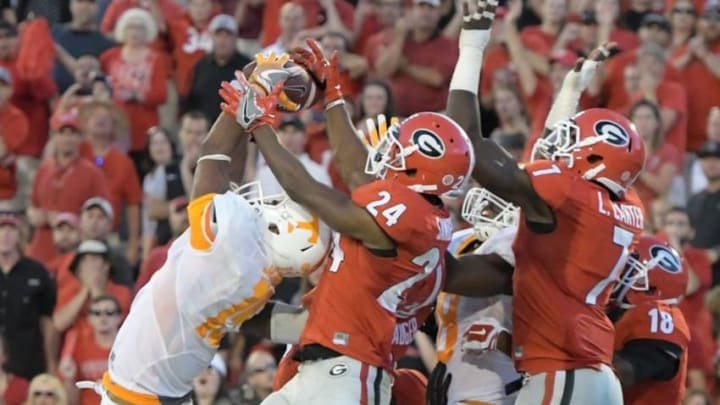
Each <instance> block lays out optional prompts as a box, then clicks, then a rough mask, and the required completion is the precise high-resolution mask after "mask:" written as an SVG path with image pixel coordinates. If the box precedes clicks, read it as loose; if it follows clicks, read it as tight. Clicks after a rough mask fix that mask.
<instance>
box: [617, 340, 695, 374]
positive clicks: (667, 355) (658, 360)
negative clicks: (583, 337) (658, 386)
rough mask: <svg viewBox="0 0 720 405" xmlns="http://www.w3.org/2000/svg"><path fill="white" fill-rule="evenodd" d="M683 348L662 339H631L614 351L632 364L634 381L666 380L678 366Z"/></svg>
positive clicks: (676, 370)
mask: <svg viewBox="0 0 720 405" xmlns="http://www.w3.org/2000/svg"><path fill="white" fill-rule="evenodd" d="M682 352H683V349H682V348H681V347H680V346H678V345H676V344H675V343H671V342H667V341H664V340H654V339H637V340H631V341H629V342H627V343H625V345H624V346H623V347H622V348H621V349H620V350H619V351H618V352H617V353H616V355H618V356H620V357H622V358H623V359H625V360H626V361H627V362H629V363H630V364H632V368H633V373H634V375H635V381H636V382H637V383H640V382H643V381H668V380H671V379H673V377H675V374H677V372H678V370H679V368H680V357H681V356H682Z"/></svg>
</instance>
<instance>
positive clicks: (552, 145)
mask: <svg viewBox="0 0 720 405" xmlns="http://www.w3.org/2000/svg"><path fill="white" fill-rule="evenodd" d="M538 159H551V160H558V161H561V162H565V163H566V165H567V167H568V168H570V169H573V170H576V171H577V172H578V173H579V174H580V175H582V176H583V178H584V179H586V180H592V181H596V182H598V183H600V184H602V185H603V186H605V187H607V188H608V189H609V190H610V191H612V192H613V194H615V195H617V196H622V195H623V194H624V193H625V191H626V190H627V189H628V187H630V186H631V185H632V184H633V182H634V181H635V179H636V178H637V176H638V175H639V174H640V171H641V170H642V168H643V166H644V165H645V145H644V144H643V141H642V139H641V138H640V136H639V135H638V133H637V131H636V130H635V125H633V124H632V123H631V122H630V121H629V120H628V119H627V118H625V117H624V116H622V115H621V114H618V113H616V112H615V111H612V110H608V109H605V108H592V109H589V110H585V111H582V112H580V113H578V114H576V115H575V116H574V117H573V118H571V119H569V120H567V121H563V122H560V123H559V124H557V125H556V126H555V128H553V129H552V131H551V132H550V134H548V135H547V136H546V137H544V138H540V139H538V140H537V142H535V145H533V150H532V160H538Z"/></svg>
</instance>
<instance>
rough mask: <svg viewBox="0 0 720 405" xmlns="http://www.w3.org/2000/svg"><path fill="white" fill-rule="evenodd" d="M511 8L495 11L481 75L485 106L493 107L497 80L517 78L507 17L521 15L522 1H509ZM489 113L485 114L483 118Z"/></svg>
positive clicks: (481, 95) (481, 97)
mask: <svg viewBox="0 0 720 405" xmlns="http://www.w3.org/2000/svg"><path fill="white" fill-rule="evenodd" d="M509 6H510V8H505V7H498V9H497V10H496V11H495V19H494V20H493V24H492V27H491V30H492V31H491V32H490V43H489V44H488V46H487V47H486V48H485V53H484V55H485V56H484V59H483V65H482V74H481V75H480V92H479V94H478V95H479V96H480V103H481V106H482V107H483V108H487V109H492V103H493V97H492V87H493V85H494V84H495V83H497V82H502V83H506V84H508V83H507V82H508V81H509V80H508V81H503V80H501V81H498V78H501V77H503V76H505V77H511V78H512V80H513V81H515V80H516V78H515V76H514V72H512V66H511V65H510V53H508V47H507V44H506V41H505V18H506V16H507V15H508V14H509V13H511V14H512V15H514V16H519V15H520V13H521V12H522V7H523V5H522V1H512V2H510V3H509ZM513 20H514V21H513V23H514V24H516V23H517V17H513ZM513 30H514V31H515V36H517V25H515V26H514V27H513ZM487 115H488V114H483V117H482V118H483V119H486V118H487Z"/></svg>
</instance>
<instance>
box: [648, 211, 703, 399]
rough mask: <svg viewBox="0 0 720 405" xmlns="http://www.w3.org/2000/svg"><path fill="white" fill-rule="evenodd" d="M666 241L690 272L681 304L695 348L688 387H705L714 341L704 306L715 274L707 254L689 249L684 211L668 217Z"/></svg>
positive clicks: (692, 348) (690, 354) (689, 233)
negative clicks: (679, 255) (677, 253)
mask: <svg viewBox="0 0 720 405" xmlns="http://www.w3.org/2000/svg"><path fill="white" fill-rule="evenodd" d="M663 222H664V223H663V225H664V226H663V231H662V235H660V236H661V237H664V238H666V239H667V240H668V242H669V243H670V246H672V247H673V248H674V249H675V250H677V251H678V252H679V253H680V254H681V256H682V258H683V259H684V264H683V265H684V266H685V269H686V270H687V272H688V285H687V291H686V292H685V299H683V301H682V302H680V310H681V311H682V313H683V315H684V316H685V319H686V321H687V324H688V327H689V328H690V336H691V341H692V342H693V344H692V345H690V346H689V347H688V374H687V378H688V385H689V386H691V387H704V386H705V373H706V372H708V373H710V372H711V371H712V362H711V361H710V359H712V356H713V354H714V353H713V341H712V317H711V316H710V312H709V311H708V308H707V306H706V305H705V294H706V293H707V292H708V290H709V289H710V287H711V286H712V272H711V270H710V260H709V259H708V256H707V253H706V252H705V251H704V250H702V249H698V248H695V247H692V246H691V245H690V241H691V240H692V237H693V232H694V231H693V229H692V227H691V226H690V218H689V217H688V214H687V212H686V211H685V210H684V209H682V208H677V207H676V208H672V209H670V211H668V213H667V214H665V218H664V221H663Z"/></svg>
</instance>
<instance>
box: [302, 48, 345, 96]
mask: <svg viewBox="0 0 720 405" xmlns="http://www.w3.org/2000/svg"><path fill="white" fill-rule="evenodd" d="M306 43H307V45H308V47H309V48H310V50H308V49H305V48H303V47H296V48H295V49H293V50H292V53H291V56H292V59H293V61H295V63H297V64H299V65H301V66H303V67H304V68H305V69H307V71H308V72H309V73H310V75H311V76H312V77H313V79H315V82H316V83H317V84H318V85H319V86H320V88H321V89H322V90H323V91H324V92H325V104H326V105H327V104H328V103H331V102H333V101H335V100H340V99H341V98H342V92H341V91H340V72H339V69H338V66H339V62H338V57H337V53H333V55H332V56H331V57H330V60H329V61H328V59H327V58H326V57H325V54H324V53H323V51H322V49H320V44H318V43H317V41H315V40H314V39H312V38H309V39H308V40H307V41H306Z"/></svg>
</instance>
